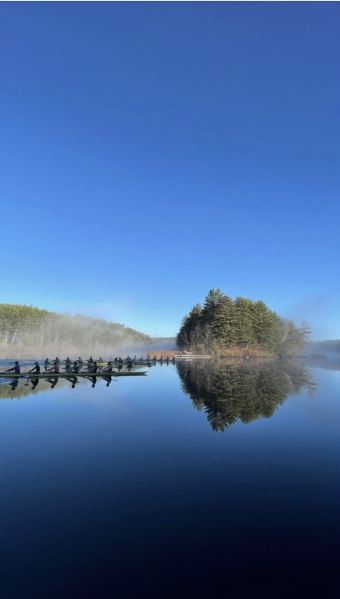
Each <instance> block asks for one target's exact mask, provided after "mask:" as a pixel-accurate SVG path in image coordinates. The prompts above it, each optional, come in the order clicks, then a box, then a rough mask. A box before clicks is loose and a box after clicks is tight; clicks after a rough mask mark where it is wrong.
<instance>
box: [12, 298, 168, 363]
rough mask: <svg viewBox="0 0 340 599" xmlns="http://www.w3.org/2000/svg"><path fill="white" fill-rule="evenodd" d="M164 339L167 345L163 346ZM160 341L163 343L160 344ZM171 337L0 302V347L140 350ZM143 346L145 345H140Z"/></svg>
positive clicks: (17, 348)
mask: <svg viewBox="0 0 340 599" xmlns="http://www.w3.org/2000/svg"><path fill="white" fill-rule="evenodd" d="M164 343H166V344H167V345H166V346H164ZM162 344H163V345H162ZM172 346H175V340H174V339H168V338H161V337H159V338H158V337H156V338H155V337H150V335H146V334H145V333H141V332H139V331H136V330H134V329H131V328H130V327H125V326H124V325H122V324H119V323H116V322H108V321H106V320H103V319H101V318H92V317H91V316H84V315H81V314H76V315H74V316H71V315H70V314H67V313H65V314H61V313H59V312H50V311H48V310H43V309H40V308H35V307H33V306H26V305H16V304H0V350H2V353H6V352H10V351H13V352H14V351H20V352H24V351H25V352H28V353H31V354H33V353H34V354H35V355H37V354H38V353H39V352H41V351H44V352H46V351H48V350H50V351H51V352H52V351H53V352H54V353H57V352H58V353H63V352H64V353H65V352H68V353H72V351H73V350H74V351H77V352H78V351H79V352H80V351H86V352H92V353H93V354H96V353H106V352H110V351H112V352H113V350H114V349H116V350H117V351H118V349H121V351H122V349H123V348H127V347H133V348H136V351H137V348H138V349H139V350H140V351H145V350H146V349H147V348H149V349H150V350H151V349H161V348H163V347H164V349H172ZM144 348H145V349H144Z"/></svg>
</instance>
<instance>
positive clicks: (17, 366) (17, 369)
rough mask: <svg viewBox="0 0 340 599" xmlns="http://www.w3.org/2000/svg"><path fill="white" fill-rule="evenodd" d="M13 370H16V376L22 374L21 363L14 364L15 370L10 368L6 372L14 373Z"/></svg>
mask: <svg viewBox="0 0 340 599" xmlns="http://www.w3.org/2000/svg"><path fill="white" fill-rule="evenodd" d="M12 370H14V372H15V374H20V364H19V362H14V366H13V368H9V369H8V370H5V372H12Z"/></svg>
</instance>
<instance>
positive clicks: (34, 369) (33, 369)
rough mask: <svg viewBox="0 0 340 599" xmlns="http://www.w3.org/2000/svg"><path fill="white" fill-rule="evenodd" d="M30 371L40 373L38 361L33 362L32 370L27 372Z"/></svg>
mask: <svg viewBox="0 0 340 599" xmlns="http://www.w3.org/2000/svg"><path fill="white" fill-rule="evenodd" d="M31 372H35V373H36V374H40V366H39V362H35V366H34V368H32V370H29V371H28V373H27V374H30V373H31Z"/></svg>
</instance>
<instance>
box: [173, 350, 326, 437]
mask: <svg viewBox="0 0 340 599" xmlns="http://www.w3.org/2000/svg"><path fill="white" fill-rule="evenodd" d="M176 366H177V370H178V374H179V377H180V379H181V382H182V391H183V393H185V394H186V395H188V396H189V397H190V399H191V401H192V405H193V407H194V408H196V409H197V410H204V411H205V413H206V415H207V419H208V422H209V423H210V426H211V428H212V429H213V430H214V431H224V430H225V429H227V428H228V427H229V426H231V425H232V424H235V423H236V422H237V421H240V422H242V423H243V424H247V423H249V422H251V421H252V420H256V419H259V418H271V416H273V414H274V412H275V411H276V410H277V409H278V407H279V406H281V405H282V404H283V403H284V402H285V401H286V399H288V397H289V396H291V395H297V394H299V393H301V392H302V391H303V390H306V391H307V392H308V393H309V394H310V395H312V394H313V392H314V391H315V390H316V389H317V383H316V382H315V380H314V377H313V374H312V371H311V370H310V369H309V368H306V367H305V366H304V365H303V364H302V362H301V361H300V360H298V359H292V360H259V359H256V360H254V361H251V362H248V361H247V362H245V360H238V359H234V360H232V361H226V360H216V361H215V360H214V361H213V360H211V361H210V360H209V361H203V360H200V361H194V362H179V363H177V365H176Z"/></svg>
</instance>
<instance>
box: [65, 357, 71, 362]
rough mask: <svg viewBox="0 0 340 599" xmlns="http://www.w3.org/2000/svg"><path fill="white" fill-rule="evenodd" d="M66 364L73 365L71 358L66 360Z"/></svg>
mask: <svg viewBox="0 0 340 599" xmlns="http://www.w3.org/2000/svg"><path fill="white" fill-rule="evenodd" d="M66 364H71V360H70V358H69V357H68V356H67V358H66Z"/></svg>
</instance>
